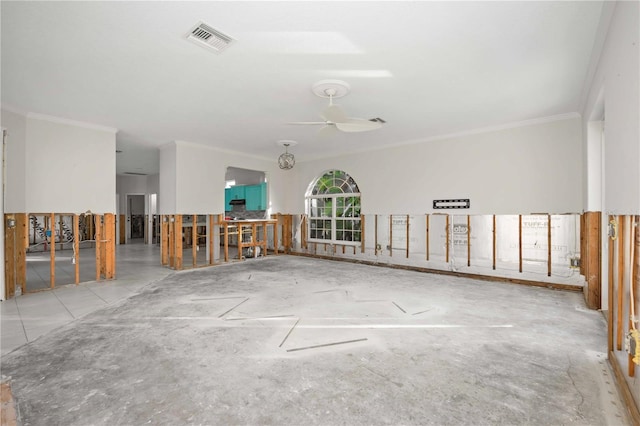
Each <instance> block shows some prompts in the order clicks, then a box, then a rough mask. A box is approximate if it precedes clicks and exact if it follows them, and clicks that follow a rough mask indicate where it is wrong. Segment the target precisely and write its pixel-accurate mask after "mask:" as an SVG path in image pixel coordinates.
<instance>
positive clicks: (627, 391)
mask: <svg viewBox="0 0 640 426" xmlns="http://www.w3.org/2000/svg"><path fill="white" fill-rule="evenodd" d="M609 364H611V368H612V369H613V374H614V376H615V378H616V386H617V387H618V390H619V391H620V393H621V394H622V400H623V402H624V405H625V407H626V408H627V413H628V414H629V417H630V419H631V422H632V423H633V424H634V425H640V411H638V406H637V405H636V401H635V399H633V394H632V393H631V388H629V383H627V380H626V379H625V376H624V374H623V373H622V367H621V366H620V363H619V362H618V358H616V355H615V354H614V353H613V352H609Z"/></svg>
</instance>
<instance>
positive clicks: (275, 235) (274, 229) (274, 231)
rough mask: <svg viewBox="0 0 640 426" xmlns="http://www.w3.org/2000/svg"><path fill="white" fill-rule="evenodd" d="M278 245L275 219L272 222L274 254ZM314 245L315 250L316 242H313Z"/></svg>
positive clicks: (276, 252)
mask: <svg viewBox="0 0 640 426" xmlns="http://www.w3.org/2000/svg"><path fill="white" fill-rule="evenodd" d="M279 246H280V240H279V238H278V222H277V221H276V222H275V223H274V224H273V251H274V253H275V254H278V248H279ZM314 247H315V249H316V250H317V248H318V244H315V243H314Z"/></svg>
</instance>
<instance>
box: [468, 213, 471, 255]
mask: <svg viewBox="0 0 640 426" xmlns="http://www.w3.org/2000/svg"><path fill="white" fill-rule="evenodd" d="M467 266H471V216H469V215H467Z"/></svg>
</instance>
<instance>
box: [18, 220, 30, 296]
mask: <svg viewBox="0 0 640 426" xmlns="http://www.w3.org/2000/svg"><path fill="white" fill-rule="evenodd" d="M15 216H16V243H15V250H16V251H15V255H16V286H20V289H21V290H22V294H24V293H26V292H27V248H28V247H29V228H28V226H29V223H28V220H27V214H26V213H17V214H16V215H15Z"/></svg>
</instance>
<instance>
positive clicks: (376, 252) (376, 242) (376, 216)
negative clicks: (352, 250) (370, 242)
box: [373, 215, 378, 256]
mask: <svg viewBox="0 0 640 426" xmlns="http://www.w3.org/2000/svg"><path fill="white" fill-rule="evenodd" d="M373 225H374V227H375V228H374V233H373V239H374V240H375V241H374V243H375V246H374V248H375V254H376V256H377V255H378V215H375V219H374V224H373Z"/></svg>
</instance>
